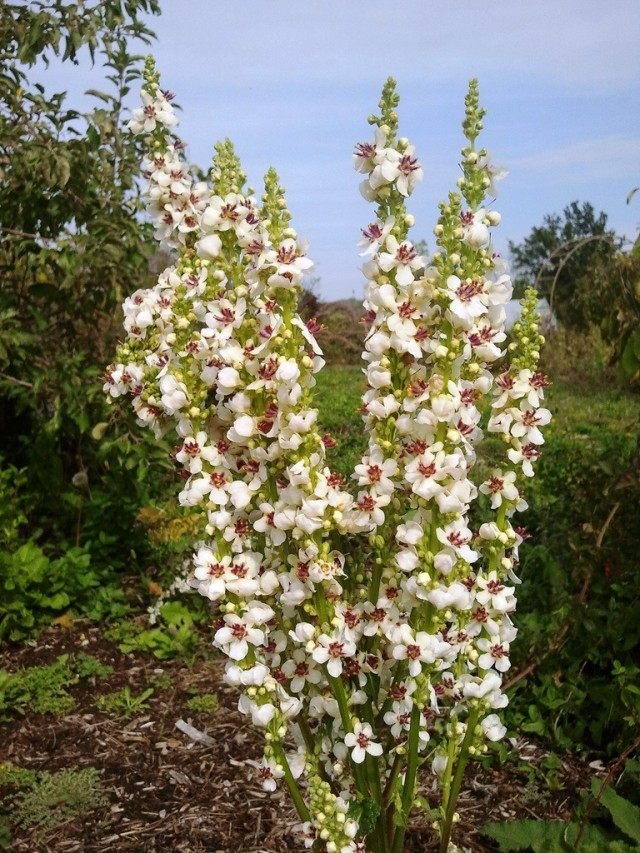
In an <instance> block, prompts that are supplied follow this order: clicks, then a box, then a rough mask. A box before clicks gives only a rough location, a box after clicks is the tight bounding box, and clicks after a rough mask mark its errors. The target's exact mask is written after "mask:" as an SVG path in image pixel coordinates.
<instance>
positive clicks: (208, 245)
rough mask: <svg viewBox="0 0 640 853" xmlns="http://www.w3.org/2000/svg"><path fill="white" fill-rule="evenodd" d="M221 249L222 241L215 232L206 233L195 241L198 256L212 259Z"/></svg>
mask: <svg viewBox="0 0 640 853" xmlns="http://www.w3.org/2000/svg"><path fill="white" fill-rule="evenodd" d="M221 250H222V241H221V239H220V237H218V235H217V234H207V236H206V237H202V238H201V239H200V240H198V241H197V243H196V252H197V253H198V257H199V258H205V259H206V260H213V259H214V258H217V257H218V255H219V254H220V252H221Z"/></svg>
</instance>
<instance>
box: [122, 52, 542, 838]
mask: <svg viewBox="0 0 640 853" xmlns="http://www.w3.org/2000/svg"><path fill="white" fill-rule="evenodd" d="M143 102H144V107H143V109H142V110H138V111H136V112H135V113H134V118H133V120H132V122H131V128H132V130H133V131H134V132H137V133H142V134H145V135H146V136H147V138H148V142H149V156H148V159H147V161H146V163H145V167H144V168H145V173H146V174H147V175H148V177H149V190H148V199H149V209H150V212H151V214H152V216H153V217H154V218H155V221H156V232H157V236H158V238H159V239H161V240H162V241H163V242H164V244H165V245H168V246H171V247H173V248H174V249H176V250H177V258H176V262H175V263H174V264H173V265H172V266H170V267H169V268H168V269H166V270H165V271H164V272H163V273H162V274H161V275H160V277H159V279H158V283H157V284H156V285H155V286H154V287H152V288H150V289H148V290H145V291H138V292H137V293H135V294H133V295H132V296H131V297H129V298H128V299H127V301H126V302H125V305H124V313H125V323H124V325H125V330H126V332H127V339H126V341H125V343H124V344H123V345H122V346H121V347H120V350H119V353H118V362H117V363H116V364H114V365H112V366H111V367H110V368H109V370H108V372H107V378H106V382H105V391H106V392H107V393H108V394H109V395H110V397H111V398H116V397H120V396H122V395H128V396H130V397H131V399H132V405H133V407H134V409H135V411H136V414H137V415H138V418H139V419H140V421H142V422H143V423H144V424H146V425H148V426H150V427H151V428H152V429H154V431H155V432H156V433H157V434H163V433H166V432H168V431H169V430H172V431H173V434H175V435H176V436H177V446H176V450H175V461H176V463H177V465H179V466H180V468H181V473H182V476H183V478H184V485H183V488H182V491H181V493H180V502H181V503H182V504H183V505H184V506H185V507H189V508H191V509H192V511H193V513H194V514H195V515H196V516H197V517H198V518H199V519H200V522H201V523H200V541H199V542H198V543H197V544H196V547H195V549H194V555H193V564H192V570H191V573H190V579H189V583H190V585H191V586H192V587H194V588H195V589H197V590H198V592H200V594H201V595H203V596H205V597H206V598H207V599H208V600H209V601H210V602H211V606H212V609H213V610H214V611H215V613H216V620H217V621H216V627H215V635H214V644H215V646H216V647H217V648H218V649H219V650H220V651H221V652H222V653H223V654H224V655H225V656H226V658H227V665H226V673H225V678H226V680H227V682H228V683H230V684H232V685H234V686H235V687H237V688H238V690H239V691H240V694H241V695H240V699H239V708H240V711H241V712H242V713H243V714H246V715H247V716H248V717H250V719H251V720H252V722H253V724H254V725H256V726H259V727H261V728H263V729H264V730H265V755H264V760H263V762H262V763H261V764H260V765H259V766H258V767H257V768H256V769H257V772H258V774H259V777H260V779H261V780H262V782H263V785H264V787H265V789H267V790H273V789H274V788H275V787H276V785H277V784H278V783H279V782H280V781H281V780H283V781H284V783H285V784H286V785H287V787H288V789H289V791H290V793H291V796H292V797H293V800H294V803H295V805H296V808H297V810H298V813H299V815H300V817H301V820H302V822H303V827H302V829H303V832H304V834H305V837H306V839H307V840H308V843H309V845H311V844H313V842H314V841H315V840H316V839H320V840H321V841H322V842H324V843H325V844H326V849H327V850H328V851H329V853H337V851H339V853H349V851H359V850H365V849H373V850H380V851H385V850H388V849H393V850H394V851H399V850H401V849H402V844H403V838H404V828H403V827H404V826H405V825H406V817H407V816H408V813H409V811H410V809H411V806H412V804H413V801H414V796H415V788H416V773H417V769H418V765H419V764H422V763H424V762H427V764H428V766H429V767H430V768H431V772H432V773H433V774H434V779H436V780H439V783H440V785H441V788H442V809H441V818H440V821H439V826H440V831H441V835H442V837H443V838H444V839H448V835H449V833H450V831H451V824H452V822H453V819H454V809H455V799H456V796H457V790H456V781H455V780H456V779H457V777H458V774H456V775H455V777H454V768H455V766H463V765H464V762H465V761H466V759H467V757H468V755H469V754H473V753H474V752H477V751H481V750H484V749H486V741H487V740H490V741H491V740H497V739H499V738H500V737H502V736H503V734H504V727H503V726H502V724H501V723H500V720H499V717H498V716H497V715H496V714H495V713H494V712H495V710H497V709H499V708H501V707H503V706H504V705H505V704H506V698H505V696H504V694H503V692H502V690H501V683H502V676H503V673H505V672H506V670H507V669H508V668H509V645H510V643H511V642H512V641H513V639H514V637H515V634H516V630H515V628H514V626H513V624H512V622H511V618H510V614H512V613H513V611H514V609H515V596H514V591H515V584H516V583H517V582H518V579H517V577H516V575H515V574H514V569H515V566H516V565H517V560H518V547H519V545H520V543H521V541H522V534H521V533H520V532H518V531H517V529H516V528H514V527H512V526H511V521H510V519H511V518H512V516H513V514H514V513H515V512H517V511H520V510H522V509H524V508H525V507H526V503H525V501H524V498H523V495H522V492H521V482H522V480H523V477H524V478H525V479H526V478H527V477H529V476H531V474H532V473H533V468H532V464H533V463H534V462H535V459H536V458H537V456H538V455H539V446H540V444H541V443H542V440H543V439H542V434H541V432H540V427H542V426H544V425H545V424H546V423H547V422H548V420H549V417H550V416H549V413H548V411H547V410H546V409H544V408H542V407H541V402H542V399H543V390H544V387H545V385H546V384H547V382H546V379H545V378H544V377H543V376H542V375H541V374H540V373H539V372H538V371H537V360H538V356H539V351H538V347H539V343H540V339H539V336H538V334H537V329H536V321H535V316H534V310H535V299H534V298H533V297H528V298H527V300H526V301H525V305H524V312H523V316H522V319H521V321H520V323H519V324H517V326H516V330H515V340H514V343H513V344H512V345H511V347H512V351H511V352H512V358H511V360H510V362H509V363H505V353H504V350H503V347H502V345H503V344H504V343H505V340H506V335H505V332H504V320H505V311H504V305H505V303H506V302H507V301H508V300H509V299H510V297H511V283H510V279H509V276H508V274H507V272H506V268H505V265H504V263H503V262H502V261H501V260H500V259H499V258H498V257H496V256H495V255H494V254H493V253H492V250H491V242H490V241H491V237H490V230H491V228H492V227H494V226H495V225H497V224H498V222H499V219H500V217H499V215H498V214H497V213H496V212H495V211H494V210H489V209H488V208H487V207H486V206H483V205H484V198H485V195H486V192H487V190H488V189H491V188H492V187H493V181H494V179H495V178H496V177H497V176H498V173H497V170H496V169H495V168H493V167H492V166H491V164H490V162H489V159H488V155H487V152H486V151H485V150H484V149H480V150H477V149H476V146H475V140H476V137H477V134H478V132H479V130H480V128H481V123H482V116H483V111H482V110H481V109H480V107H479V105H478V97H477V88H476V85H475V83H474V82H472V84H471V87H470V91H469V95H468V97H467V102H466V106H467V111H466V118H465V123H464V130H465V135H466V138H467V143H468V144H467V145H466V147H465V148H464V149H463V163H462V166H463V177H462V178H461V179H460V181H459V190H460V191H459V192H456V193H452V194H451V195H450V196H449V199H448V201H447V203H445V204H443V205H442V206H441V215H440V220H439V223H438V225H437V227H436V231H435V233H436V237H437V240H438V244H439V249H438V251H437V252H436V253H435V254H434V255H433V256H432V257H431V258H430V259H428V258H426V257H423V256H422V255H421V254H420V253H419V252H418V250H417V249H416V247H415V246H414V244H413V243H412V242H411V240H410V239H409V229H410V228H411V227H412V225H413V217H412V216H411V215H410V214H408V213H407V211H406V207H405V204H406V199H407V198H408V196H410V195H411V193H412V191H413V189H414V188H415V186H416V184H417V182H418V181H419V180H420V179H421V178H422V167H421V165H420V163H419V161H418V159H417V157H416V154H415V151H414V148H413V146H411V145H410V144H409V142H408V141H407V140H406V139H403V138H398V136H397V124H398V121H397V114H396V112H395V109H396V107H397V103H398V97H397V95H396V93H395V86H394V84H393V81H388V82H387V84H386V86H385V88H384V90H383V95H382V99H381V102H380V110H381V111H380V115H379V116H372V117H371V118H370V122H371V123H372V124H373V125H375V128H376V129H375V134H374V139H373V141H372V142H366V143H362V144H360V145H358V146H357V147H356V149H355V153H354V164H355V167H356V169H357V170H358V171H359V172H360V173H361V174H362V175H363V176H364V179H363V182H362V185H361V191H362V193H363V195H364V196H365V198H367V199H368V200H370V201H372V202H374V203H375V205H376V214H375V218H374V221H372V222H371V223H370V224H369V225H368V226H367V227H366V228H365V229H363V239H362V241H361V244H360V246H361V248H362V249H363V255H364V256H365V258H366V261H365V264H364V267H363V271H364V274H365V277H366V280H367V290H366V300H365V311H366V315H365V319H366V322H367V324H368V332H367V335H366V340H365V351H364V353H363V358H364V361H365V365H366V367H365V371H364V372H365V374H366V381H367V390H366V392H365V394H364V396H363V412H364V420H365V427H366V430H367V434H368V436H369V444H368V448H367V451H366V454H365V455H364V456H363V458H362V460H361V462H360V464H358V465H357V466H356V467H355V470H354V472H353V475H352V480H353V488H348V487H347V485H345V483H344V482H343V478H342V477H341V476H340V475H339V474H338V473H336V472H335V471H332V470H331V469H330V467H329V466H328V465H327V462H326V458H325V445H326V444H329V445H330V444H331V442H330V441H328V438H327V437H326V436H324V437H323V436H322V434H321V432H320V430H319V428H318V424H317V417H318V412H317V410H316V409H315V408H314V407H313V397H312V392H313V386H314V384H315V376H314V375H315V374H316V373H317V372H318V371H319V370H320V369H321V367H322V366H323V364H324V362H323V359H322V353H321V350H320V348H319V346H318V344H317V341H316V339H315V333H316V332H317V326H316V324H315V323H314V322H313V321H312V322H310V323H308V324H305V323H304V322H303V321H302V320H301V319H300V317H299V316H298V314H297V299H298V294H299V292H300V290H301V287H302V283H303V277H304V275H305V273H306V272H307V271H308V270H309V269H310V268H311V266H312V262H311V261H310V259H309V258H308V257H307V255H306V247H305V245H304V243H303V242H302V241H301V240H299V239H298V236H297V234H296V232H295V231H294V230H293V229H292V228H291V225H290V220H291V217H290V214H289V212H288V210H287V206H286V202H285V199H284V195H283V190H282V188H281V186H280V185H279V182H278V178H277V175H276V174H275V172H274V171H273V170H270V171H269V172H268V173H267V175H266V178H265V189H264V194H263V196H262V199H261V203H258V201H257V200H256V198H255V197H254V195H253V192H252V191H251V190H250V189H246V188H245V175H244V172H243V171H242V170H241V168H240V164H239V161H238V159H237V157H236V156H235V153H234V151H233V148H232V146H231V144H230V143H229V142H228V141H225V142H224V143H220V144H218V145H217V146H216V156H215V159H214V166H213V169H212V172H211V175H210V179H211V180H210V182H209V184H207V185H204V184H194V183H193V182H192V181H191V179H190V177H189V175H188V170H187V168H186V166H185V165H184V163H183V161H182V160H181V155H180V153H179V152H180V146H179V145H177V144H176V142H175V140H174V138H173V136H172V128H173V127H174V125H175V116H174V114H173V111H172V109H171V106H170V103H169V99H168V97H167V96H166V95H163V94H162V93H161V92H160V88H159V84H158V78H157V74H156V72H155V69H154V67H153V65H152V64H151V63H149V64H148V65H147V69H146V82H145V89H144V91H143ZM498 364H499V365H500V367H499V368H497V367H496V365H498ZM495 375H497V378H494V377H495ZM489 410H491V415H490V417H488V418H487V417H486V416H485V412H488V411H489ZM487 429H488V430H489V431H491V432H496V433H501V434H502V435H503V437H504V442H505V448H506V451H505V458H504V460H503V463H502V465H501V466H500V467H496V469H495V471H494V472H493V473H492V475H491V477H490V478H489V479H487V480H486V481H485V482H482V483H479V484H476V483H475V482H474V480H473V477H472V474H473V467H474V463H475V459H476V447H477V444H478V442H479V441H480V440H481V439H482V436H483V431H484V430H487ZM476 500H478V501H479V502H480V508H481V509H482V510H483V511H484V516H485V519H486V520H485V521H484V522H483V523H482V524H480V525H479V526H477V527H474V526H473V525H472V524H471V521H470V510H471V507H472V505H473V502H474V501H476ZM292 747H293V750H294V751H293V752H292V751H291V749H292ZM457 784H458V786H459V783H457ZM301 786H302V788H301ZM305 786H306V793H307V798H306V802H305V798H304V796H303V791H304V790H305ZM365 802H373V803H374V804H377V805H376V813H375V815H374V817H373V818H371V815H370V814H365V813H364V812H363V805H362V804H363V803H365ZM394 803H395V804H396V805H395V806H390V804H394ZM398 803H401V804H402V805H401V807H400V806H398V805H397V804H398ZM394 808H395V809H396V810H398V809H400V810H401V811H402V812H403V815H401V819H400V820H396V824H397V826H396V825H394V823H393V820H392V818H393V814H392V812H393V810H394ZM365 811H366V810H365ZM390 836H391V837H392V839H393V840H392V842H391V845H392V846H391V847H389V846H388V845H389V841H388V839H389V837H390ZM445 843H446V842H445Z"/></svg>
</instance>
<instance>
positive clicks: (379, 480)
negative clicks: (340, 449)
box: [353, 447, 398, 495]
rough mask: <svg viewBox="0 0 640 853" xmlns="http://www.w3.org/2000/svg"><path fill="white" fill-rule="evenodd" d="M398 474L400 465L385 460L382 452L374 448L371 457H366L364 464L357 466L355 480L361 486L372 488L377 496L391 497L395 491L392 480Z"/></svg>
mask: <svg viewBox="0 0 640 853" xmlns="http://www.w3.org/2000/svg"><path fill="white" fill-rule="evenodd" d="M397 473H398V463H397V462H396V460H395V459H391V458H387V459H385V458H384V457H383V454H382V450H381V449H380V448H379V447H374V449H373V450H372V451H371V453H370V454H369V456H364V457H363V458H362V462H361V463H360V464H359V465H356V467H355V472H354V475H353V476H354V479H355V478H356V477H357V479H358V485H359V486H371V487H372V488H373V490H374V491H375V492H376V494H379V495H390V494H391V493H392V492H393V490H394V485H393V480H392V479H391V478H392V477H394V476H395V475H396V474H397Z"/></svg>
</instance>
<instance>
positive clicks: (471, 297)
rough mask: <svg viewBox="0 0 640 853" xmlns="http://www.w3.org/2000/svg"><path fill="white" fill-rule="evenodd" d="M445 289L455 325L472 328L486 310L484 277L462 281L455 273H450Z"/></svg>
mask: <svg viewBox="0 0 640 853" xmlns="http://www.w3.org/2000/svg"><path fill="white" fill-rule="evenodd" d="M447 290H448V292H449V297H450V299H451V301H450V303H449V311H450V313H451V315H452V317H453V319H454V321H455V322H456V325H459V326H462V328H464V329H470V328H472V327H473V326H474V324H475V323H476V321H477V319H478V318H479V317H481V316H482V315H483V314H485V313H486V310H487V309H486V305H485V304H484V298H483V297H484V294H485V281H484V279H481V278H470V279H465V280H464V281H462V280H461V279H460V278H458V276H457V275H450V276H449V278H448V279H447Z"/></svg>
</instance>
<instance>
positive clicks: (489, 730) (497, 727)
mask: <svg viewBox="0 0 640 853" xmlns="http://www.w3.org/2000/svg"><path fill="white" fill-rule="evenodd" d="M480 725H481V726H482V731H483V732H484V736H485V737H486V738H487V740H490V741H493V742H494V743H495V741H498V740H502V738H503V737H504V736H505V735H506V733H507V729H506V726H503V725H502V722H501V721H500V717H499V716H498V715H497V714H489V716H488V717H485V718H484V720H482V721H481V722H480Z"/></svg>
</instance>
